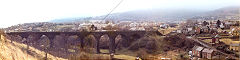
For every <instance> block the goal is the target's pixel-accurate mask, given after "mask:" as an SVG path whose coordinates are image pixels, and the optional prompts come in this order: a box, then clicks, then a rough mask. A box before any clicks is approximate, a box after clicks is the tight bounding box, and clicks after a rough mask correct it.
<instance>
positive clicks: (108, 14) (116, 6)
mask: <svg viewBox="0 0 240 60" xmlns="http://www.w3.org/2000/svg"><path fill="white" fill-rule="evenodd" d="M122 2H123V0H121V1H120V2H119V3H118V4H117V5H116V6H115V7H114V8H113V9H112V10H111V11H110V12H109V13H108V14H107V15H106V16H105V17H104V18H103V20H105V19H106V18H107V17H108V16H109V15H110V14H111V13H112V12H113V11H114V10H115V9H116V8H117V7H118V6H119V5H120V4H121V3H122Z"/></svg>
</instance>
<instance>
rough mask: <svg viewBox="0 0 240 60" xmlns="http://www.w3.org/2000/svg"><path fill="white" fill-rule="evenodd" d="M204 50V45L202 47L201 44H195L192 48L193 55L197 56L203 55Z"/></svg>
mask: <svg viewBox="0 0 240 60" xmlns="http://www.w3.org/2000/svg"><path fill="white" fill-rule="evenodd" d="M202 50H203V47H200V46H194V47H193V48H192V52H193V54H192V55H193V56H196V57H200V58H201V57H202Z"/></svg>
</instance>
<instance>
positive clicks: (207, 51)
mask: <svg viewBox="0 0 240 60" xmlns="http://www.w3.org/2000/svg"><path fill="white" fill-rule="evenodd" d="M213 56H214V51H213V49H208V48H204V49H203V50H202V58H207V59H212V57H213Z"/></svg>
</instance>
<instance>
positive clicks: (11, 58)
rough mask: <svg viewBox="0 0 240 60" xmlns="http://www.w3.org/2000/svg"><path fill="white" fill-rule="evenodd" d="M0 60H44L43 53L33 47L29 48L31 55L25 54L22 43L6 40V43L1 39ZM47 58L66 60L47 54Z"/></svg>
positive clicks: (24, 46)
mask: <svg viewBox="0 0 240 60" xmlns="http://www.w3.org/2000/svg"><path fill="white" fill-rule="evenodd" d="M0 46H1V47H0V60H15V59H17V60H40V59H42V58H44V56H45V53H44V52H43V51H40V50H38V49H35V48H33V47H29V51H30V53H31V55H30V54H27V53H26V45H25V44H22V43H17V42H12V43H10V40H6V42H4V41H3V39H1V41H0ZM48 57H49V58H50V59H52V60H66V59H63V58H58V57H54V56H52V55H50V54H48Z"/></svg>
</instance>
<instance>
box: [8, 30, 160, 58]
mask: <svg viewBox="0 0 240 60" xmlns="http://www.w3.org/2000/svg"><path fill="white" fill-rule="evenodd" d="M146 33H150V34H152V33H156V34H158V35H162V34H161V33H159V32H158V31H90V32H84V31H82V32H9V33H6V35H9V36H14V35H15V36H16V35H18V36H21V37H22V38H26V39H27V38H29V36H30V35H31V36H33V37H34V39H32V41H31V40H30V41H28V42H30V43H31V42H34V40H38V39H40V37H41V36H43V35H45V36H47V37H48V39H49V40H50V48H51V47H53V44H54V43H53V40H54V38H56V35H60V34H64V35H65V36H71V35H77V36H78V38H79V39H80V43H81V48H83V47H85V46H84V43H85V41H84V38H85V37H86V36H89V35H92V36H94V38H95V40H96V42H95V45H94V48H95V49H96V52H97V53H100V48H99V41H100V38H101V36H103V35H108V38H109V40H110V41H109V53H115V49H116V46H117V45H118V43H117V42H116V41H115V38H116V37H117V36H119V35H120V36H121V38H122V39H123V40H124V41H125V42H126V45H127V42H128V41H129V39H139V38H141V37H143V36H144V35H145V34H146ZM124 44H125V43H124Z"/></svg>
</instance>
